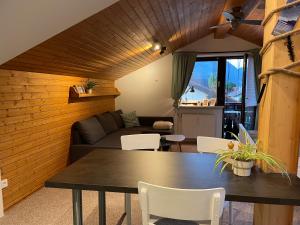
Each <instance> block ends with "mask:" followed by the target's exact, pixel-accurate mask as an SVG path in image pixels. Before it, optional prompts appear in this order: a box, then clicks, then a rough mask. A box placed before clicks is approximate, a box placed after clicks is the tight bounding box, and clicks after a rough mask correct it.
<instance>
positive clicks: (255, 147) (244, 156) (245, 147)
mask: <svg viewBox="0 0 300 225" xmlns="http://www.w3.org/2000/svg"><path fill="white" fill-rule="evenodd" d="M232 135H233V136H234V137H235V139H236V140H237V141H238V142H239V144H238V149H237V150H233V148H234V143H233V142H229V144H228V149H226V150H220V151H218V152H217V154H218V158H217V160H216V162H215V168H216V167H217V166H218V165H220V164H221V163H222V162H223V163H224V164H223V166H222V168H221V173H222V172H223V170H224V169H225V168H226V167H227V166H228V165H230V164H232V169H233V173H234V174H235V175H237V176H250V175H251V168H252V167H253V166H254V164H255V162H256V161H258V160H260V161H263V162H265V163H266V164H267V165H268V166H270V168H272V169H278V170H279V171H280V172H281V174H282V175H286V176H287V177H288V178H289V175H288V173H287V170H286V169H285V166H284V165H283V164H282V163H281V162H280V161H278V160H277V159H275V158H274V157H273V156H271V155H269V154H266V153H264V152H262V151H261V149H260V148H259V143H258V142H256V143H254V144H251V142H250V140H249V139H248V138H247V135H246V134H245V133H244V136H245V140H246V143H242V142H241V141H240V139H239V138H238V137H237V136H236V135H235V134H232Z"/></svg>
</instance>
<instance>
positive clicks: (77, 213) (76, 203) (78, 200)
mask: <svg viewBox="0 0 300 225" xmlns="http://www.w3.org/2000/svg"><path fill="white" fill-rule="evenodd" d="M72 197H73V224H74V225H82V224H83V223H82V192H81V190H77V189H73V190H72Z"/></svg>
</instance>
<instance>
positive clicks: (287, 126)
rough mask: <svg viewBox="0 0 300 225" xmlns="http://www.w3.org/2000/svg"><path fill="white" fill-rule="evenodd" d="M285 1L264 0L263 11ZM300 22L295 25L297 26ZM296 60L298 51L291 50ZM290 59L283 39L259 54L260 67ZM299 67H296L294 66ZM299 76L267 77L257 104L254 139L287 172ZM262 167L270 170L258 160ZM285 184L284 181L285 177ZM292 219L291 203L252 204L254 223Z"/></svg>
mask: <svg viewBox="0 0 300 225" xmlns="http://www.w3.org/2000/svg"><path fill="white" fill-rule="evenodd" d="M284 4H286V1H285V0H278V1H273V0H267V1H266V14H268V13H269V12H271V11H272V10H274V9H276V8H278V7H280V6H282V5H284ZM278 15H279V14H276V15H274V16H273V17H272V19H271V20H270V21H269V22H268V23H267V24H266V25H265V27H264V42H265V43H266V42H267V41H268V40H270V39H272V38H273V37H274V36H273V35H272V30H273V29H274V26H275V24H276V23H277V21H278ZM299 27H300V24H299V23H298V24H297V25H296V28H299ZM292 39H293V41H294V45H295V46H300V37H299V36H293V37H292ZM295 55H296V60H299V59H300V52H299V51H297V50H296V51H295ZM290 63H291V60H290V59H289V57H288V51H287V49H286V46H285V40H282V41H277V42H275V43H273V44H272V45H271V46H270V47H269V48H268V50H267V51H266V52H265V54H264V55H263V64H262V71H263V72H266V71H267V70H269V69H271V68H274V67H275V68H276V67H283V66H285V65H288V64H290ZM294 70H295V71H300V68H299V67H295V68H294ZM299 106H300V79H299V78H297V77H292V76H288V75H286V74H281V73H278V74H276V75H273V76H271V77H270V78H269V81H268V84H267V88H266V91H265V94H264V97H263V98H262V101H261V103H260V106H259V126H258V139H259V141H260V144H261V147H262V150H263V151H264V152H266V153H269V154H271V155H273V156H274V157H276V158H278V159H280V160H281V161H282V162H283V163H284V164H285V165H286V168H287V170H288V172H290V173H294V174H295V173H297V162H298V154H299V141H300V140H299V136H300V117H299ZM262 168H263V169H264V170H265V171H267V172H268V171H270V170H271V169H270V168H268V167H267V166H266V165H265V164H262ZM287 185H289V184H288V181H287ZM292 221H293V206H278V205H277V206H276V205H264V204H255V206H254V224H255V225H273V224H277V225H287V224H292Z"/></svg>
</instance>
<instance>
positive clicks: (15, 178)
mask: <svg viewBox="0 0 300 225" xmlns="http://www.w3.org/2000/svg"><path fill="white" fill-rule="evenodd" d="M86 80H87V79H86V78H82V77H75V76H62V75H55V76H54V75H52V74H40V73H31V72H21V71H8V70H0V97H1V100H0V167H1V169H2V173H3V178H7V179H8V181H9V186H8V187H7V188H6V189H5V190H4V192H3V196H4V206H5V208H8V207H9V206H11V205H13V204H15V203H16V202H18V201H20V200H21V199H23V198H24V197H26V196H27V195H29V194H31V193H32V192H33V191H34V190H36V189H38V188H40V187H41V186H43V183H44V181H45V180H46V179H47V178H49V177H50V176H52V175H54V174H55V173H56V172H58V171H59V170H61V169H62V168H64V167H65V166H66V165H67V162H68V153H69V152H68V151H69V145H70V129H71V125H72V124H73V123H74V122H75V121H77V120H80V119H84V118H87V117H89V116H91V115H94V114H97V113H100V112H104V111H111V110H114V97H110V96H105V97H100V98H93V99H91V100H90V101H86V102H79V103H72V104H70V103H69V88H70V86H73V85H76V84H77V85H80V84H83V83H84V82H85V81H86ZM96 81H97V82H98V84H99V88H102V89H103V90H106V91H110V90H114V81H112V80H97V79H96Z"/></svg>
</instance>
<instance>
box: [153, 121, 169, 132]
mask: <svg viewBox="0 0 300 225" xmlns="http://www.w3.org/2000/svg"><path fill="white" fill-rule="evenodd" d="M172 128H173V123H172V122H170V121H155V122H154V123H153V129H156V130H171V129H172Z"/></svg>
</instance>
